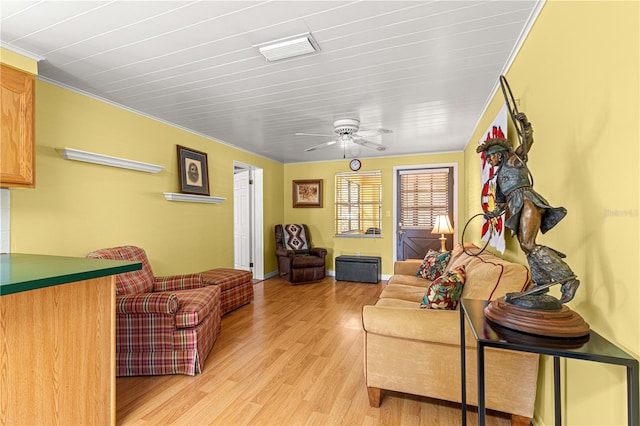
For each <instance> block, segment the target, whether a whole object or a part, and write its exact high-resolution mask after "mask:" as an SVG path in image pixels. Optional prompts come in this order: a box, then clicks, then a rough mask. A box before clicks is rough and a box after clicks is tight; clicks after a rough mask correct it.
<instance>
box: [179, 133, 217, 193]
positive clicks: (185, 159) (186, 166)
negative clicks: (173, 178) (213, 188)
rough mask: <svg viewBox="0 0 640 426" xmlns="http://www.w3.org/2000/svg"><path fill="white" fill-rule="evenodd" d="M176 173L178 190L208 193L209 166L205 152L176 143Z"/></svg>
mask: <svg viewBox="0 0 640 426" xmlns="http://www.w3.org/2000/svg"><path fill="white" fill-rule="evenodd" d="M178 173H179V174H180V192H182V193H185V194H196V195H207V196H208V195H209V166H208V164H207V154H206V153H205V152H201V151H196V150H195V149H191V148H187V147H184V146H180V145H178Z"/></svg>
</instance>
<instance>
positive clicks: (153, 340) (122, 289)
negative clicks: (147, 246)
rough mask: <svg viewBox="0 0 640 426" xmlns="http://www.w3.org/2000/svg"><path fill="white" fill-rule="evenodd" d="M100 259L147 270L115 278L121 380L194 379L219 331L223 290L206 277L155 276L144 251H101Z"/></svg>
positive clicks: (129, 248)
mask: <svg viewBox="0 0 640 426" xmlns="http://www.w3.org/2000/svg"><path fill="white" fill-rule="evenodd" d="M87 257H90V258H95V259H113V260H129V261H135V262H141V263H142V269H141V270H138V271H132V272H126V273H124V274H118V275H116V375H117V376H143V375H162V374H186V375H191V376H193V375H195V374H198V373H200V372H202V367H203V365H204V361H205V359H206V358H207V355H208V354H209V352H210V351H211V348H212V347H213V343H214V342H215V340H216V338H217V337H218V333H219V332H220V326H221V320H220V288H218V287H216V286H206V285H204V284H203V281H202V275H201V274H186V275H176V276H170V277H155V276H154V275H153V272H152V270H151V265H150V264H149V260H148V258H147V255H146V253H145V252H144V250H143V249H141V248H139V247H134V246H122V247H113V248H106V249H101V250H96V251H94V252H91V253H89V254H88V255H87Z"/></svg>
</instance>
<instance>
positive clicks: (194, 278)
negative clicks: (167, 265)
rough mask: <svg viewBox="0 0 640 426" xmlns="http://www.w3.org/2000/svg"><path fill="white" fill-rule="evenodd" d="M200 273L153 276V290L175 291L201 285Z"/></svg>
mask: <svg viewBox="0 0 640 426" xmlns="http://www.w3.org/2000/svg"><path fill="white" fill-rule="evenodd" d="M203 285H204V284H203V283H202V274H200V273H198V274H183V275H172V276H168V277H155V282H154V284H153V291H154V292H156V291H177V290H189V289H193V288H200V287H203Z"/></svg>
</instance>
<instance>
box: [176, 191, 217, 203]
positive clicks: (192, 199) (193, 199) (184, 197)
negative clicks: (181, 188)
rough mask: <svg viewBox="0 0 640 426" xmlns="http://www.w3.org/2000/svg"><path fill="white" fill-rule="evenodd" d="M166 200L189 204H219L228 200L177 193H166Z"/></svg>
mask: <svg viewBox="0 0 640 426" xmlns="http://www.w3.org/2000/svg"><path fill="white" fill-rule="evenodd" d="M164 198H165V199H167V200H168V201H186V202H188V203H210V204H219V203H222V202H223V201H225V200H226V198H222V197H209V196H206V195H194V194H182V193H176V192H165V193H164Z"/></svg>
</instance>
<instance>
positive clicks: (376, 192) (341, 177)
mask: <svg viewBox="0 0 640 426" xmlns="http://www.w3.org/2000/svg"><path fill="white" fill-rule="evenodd" d="M335 205H336V223H335V229H336V235H372V236H375V235H380V231H381V229H382V226H381V225H382V176H381V173H380V172H366V173H337V174H336V203H335Z"/></svg>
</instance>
